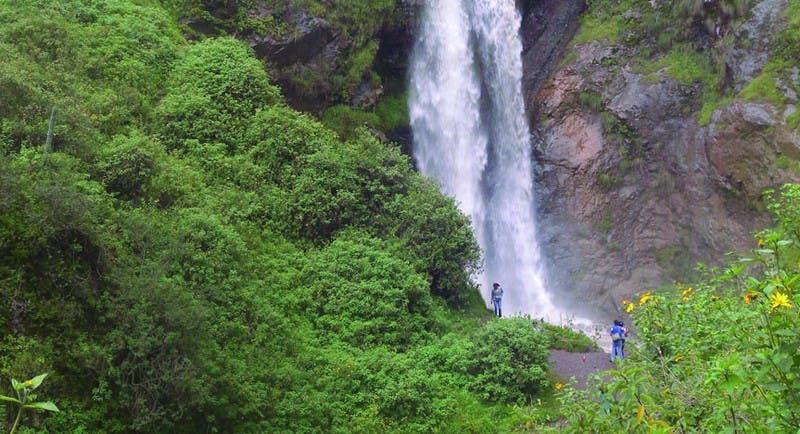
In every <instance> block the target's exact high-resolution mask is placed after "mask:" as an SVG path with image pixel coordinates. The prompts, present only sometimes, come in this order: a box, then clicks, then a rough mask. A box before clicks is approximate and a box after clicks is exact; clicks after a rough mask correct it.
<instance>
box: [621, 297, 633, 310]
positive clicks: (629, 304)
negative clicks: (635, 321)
mask: <svg viewBox="0 0 800 434" xmlns="http://www.w3.org/2000/svg"><path fill="white" fill-rule="evenodd" d="M622 305H623V306H624V307H625V312H627V313H631V312H633V302H632V301H629V300H622Z"/></svg>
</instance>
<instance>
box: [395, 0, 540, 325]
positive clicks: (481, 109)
mask: <svg viewBox="0 0 800 434" xmlns="http://www.w3.org/2000/svg"><path fill="white" fill-rule="evenodd" d="M520 22H521V17H520V14H519V12H518V11H517V9H516V7H515V2H514V0H463V1H462V0H429V1H426V2H424V6H423V13H422V19H421V22H420V26H419V28H418V33H417V40H416V44H415V46H414V52H413V55H412V59H411V68H410V96H409V114H410V118H411V128H412V131H413V135H414V158H415V160H416V163H417V166H418V167H419V169H420V170H421V171H422V172H423V173H425V174H427V175H429V176H432V177H433V178H435V179H437V180H438V182H439V184H440V186H441V189H442V191H443V192H444V193H445V194H448V195H450V196H453V197H455V199H456V201H457V202H458V204H459V207H460V209H461V210H462V211H463V212H464V213H466V214H467V215H469V216H470V218H471V219H472V224H473V227H474V230H475V235H476V237H477V239H478V242H479V243H480V246H481V249H482V250H483V255H484V271H483V273H482V275H480V276H477V279H478V283H480V284H481V287H482V288H481V292H482V293H483V294H482V295H483V296H484V297H487V296H488V288H490V287H491V283H492V282H499V283H500V284H501V285H502V286H503V287H504V288H505V291H506V292H505V296H504V302H503V304H504V311H505V312H507V313H529V314H532V315H534V316H544V315H546V314H548V313H550V312H551V311H552V310H553V304H552V302H551V299H550V295H549V294H548V292H547V290H546V288H545V284H544V280H545V279H544V275H545V274H544V270H543V268H542V261H541V253H540V250H539V246H538V242H537V239H536V220H535V215H536V214H535V210H534V197H533V168H532V164H531V147H530V131H529V128H528V124H527V121H526V116H525V105H524V101H523V98H522V60H521V52H522V42H521V41H520V37H519V28H520Z"/></svg>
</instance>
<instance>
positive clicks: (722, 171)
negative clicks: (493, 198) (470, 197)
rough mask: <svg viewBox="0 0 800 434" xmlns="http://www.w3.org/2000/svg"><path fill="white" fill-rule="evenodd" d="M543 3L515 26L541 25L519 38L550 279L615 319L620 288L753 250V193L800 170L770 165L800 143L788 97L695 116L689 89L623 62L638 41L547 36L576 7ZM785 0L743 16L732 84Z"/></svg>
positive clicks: (758, 61)
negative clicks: (790, 121)
mask: <svg viewBox="0 0 800 434" xmlns="http://www.w3.org/2000/svg"><path fill="white" fill-rule="evenodd" d="M543 3H544V2H543ZM546 3H547V5H538V8H537V4H536V3H535V2H533V6H532V7H531V11H530V12H529V13H528V15H526V19H525V23H526V26H528V27H526V28H525V29H524V30H523V35H525V36H526V38H528V37H531V38H535V37H537V35H539V36H538V39H537V40H536V41H533V40H526V41H525V45H526V47H528V48H526V50H525V54H524V55H525V56H526V57H525V59H526V62H525V67H526V68H528V70H526V72H525V76H526V77H525V83H526V84H525V89H526V91H527V95H526V101H527V102H528V104H529V106H528V111H529V113H531V125H532V129H533V131H534V139H535V140H534V145H535V147H536V155H537V160H538V163H539V164H538V173H537V182H538V185H537V191H538V200H539V208H538V210H539V214H540V220H541V221H540V223H539V227H540V228H542V233H541V242H542V244H543V250H544V253H545V256H546V257H547V259H548V262H549V263H548V268H549V270H550V279H549V281H548V283H549V285H550V289H551V290H553V291H554V292H557V293H559V294H560V295H561V296H560V298H561V299H562V300H564V301H565V302H567V303H568V304H574V305H576V306H582V307H586V306H590V308H589V309H588V310H590V311H593V312H595V313H597V312H603V313H604V315H606V316H612V315H616V314H618V313H619V312H618V310H619V309H620V307H621V306H620V300H621V299H622V298H625V297H628V298H630V297H631V296H632V295H633V294H634V293H636V292H639V291H644V290H648V289H654V288H657V287H659V286H661V285H664V284H670V283H671V282H673V281H679V282H687V281H690V280H691V279H692V277H693V268H694V265H695V264H696V262H698V261H700V262H705V263H709V264H716V263H720V262H722V261H724V260H725V257H724V254H725V253H727V252H731V251H734V252H736V251H738V252H745V251H747V250H748V249H750V248H753V247H754V240H753V235H752V234H753V232H754V231H755V230H757V229H760V228H763V227H766V226H767V225H769V223H770V220H769V217H768V215H766V213H765V212H764V211H763V208H764V207H763V202H761V200H760V194H761V192H762V191H763V190H764V189H766V188H773V187H777V186H780V185H781V184H783V183H784V182H789V181H797V180H798V174H797V173H796V172H793V171H792V170H789V169H787V168H783V169H781V168H779V167H778V166H780V165H778V164H776V161H777V160H778V159H780V158H782V157H781V156H793V155H797V152H798V150H799V149H800V143H799V142H800V138H798V134H797V132H796V131H794V132H791V131H788V130H787V129H786V116H787V113H790V112H792V111H793V110H794V107H795V104H796V100H797V97H796V95H794V94H793V93H792V92H791V90H790V89H789V90H787V91H786V92H787V93H786V97H787V98H788V99H789V100H790V101H791V104H789V107H788V108H786V109H785V110H783V111H782V110H780V109H778V108H777V107H773V106H771V105H770V104H768V103H760V102H759V103H755V102H747V101H741V100H738V99H734V101H733V102H731V103H729V104H726V105H723V106H721V107H719V108H718V109H717V110H716V111H715V112H714V114H713V116H712V118H711V121H710V123H709V125H707V126H700V125H699V124H698V120H697V114H696V113H697V111H698V109H699V107H700V106H701V105H702V103H703V101H700V91H699V89H698V88H697V87H696V86H695V85H682V84H680V83H678V82H676V81H675V80H674V79H672V78H670V77H669V76H667V75H666V74H661V73H659V74H657V79H655V80H654V79H653V76H648V77H645V76H644V75H642V74H640V73H637V72H635V68H632V67H631V66H630V65H629V64H628V60H629V59H631V58H633V57H634V56H635V55H636V54H637V53H636V52H635V50H636V49H637V47H625V46H624V45H621V44H619V45H614V44H607V43H601V42H591V43H587V44H582V45H575V46H570V47H568V48H566V49H563V48H562V46H560V45H559V43H560V42H558V43H552V42H550V40H551V39H553V38H556V39H557V37H556V36H554V35H552V34H550V33H549V31H548V30H543V29H548V28H550V27H551V25H552V26H553V27H554V28H556V29H558V28H562V29H567V30H569V31H571V29H572V28H573V26H574V22H573V24H564V21H563V20H569V19H574V16H575V15H574V10H575V7H574V6H572V7H570V6H567V5H566V3H568V2H567V1H564V2H552V3H551V2H546ZM781 4H783V5H785V2H782V1H781V0H766V1H762V2H758V3H757V5H756V6H755V8H754V11H755V12H754V13H753V14H752V16H751V18H750V19H749V20H748V21H747V22H746V23H744V25H743V26H742V28H744V29H749V33H748V34H747V35H741V37H740V38H739V39H737V41H739V42H738V43H737V45H736V49H735V50H734V51H733V55H732V57H731V59H730V60H729V62H730V63H731V65H729V69H730V70H732V71H734V77H735V79H736V80H737V82H736V83H737V84H736V86H737V87H738V89H741V87H742V86H743V85H745V84H746V83H747V82H748V81H749V80H752V78H753V76H754V75H757V74H758V72H759V71H760V68H761V67H763V65H764V62H765V61H766V57H765V56H764V55H763V51H764V47H766V46H769V41H768V39H769V37H770V35H772V34H774V33H776V31H777V29H776V26H779V25H780V22H779V20H776V19H775V17H776V16H779V15H780V14H779V12H778V13H776V11H775V10H774V8H775V7H780V6H781ZM759 11H761V12H759ZM550 20H552V23H551V22H550ZM770 20H772V21H770ZM756 29H757V33H756ZM748 37H749V38H755V40H756V41H757V43H756V44H753V43H748V41H747V40H745V38H748ZM542 45H544V47H545V48H541V47H542ZM534 47H537V48H534ZM549 47H555V48H554V52H555V54H551V53H553V52H551V51H549V49H548V48H549ZM532 52H533V53H532ZM564 59H569V60H564ZM559 61H562V62H563V63H562V64H558V62H559ZM734 63H735V65H734ZM554 64H555V65H556V67H555V68H552V65H554ZM742 65H745V66H742ZM539 68H541V69H539ZM539 80H540V81H539ZM582 99H583V102H582ZM586 101H590V103H589V104H587V103H586ZM592 101H593V102H592ZM610 130H613V131H610ZM614 132H621V133H619V134H614ZM793 158H794V157H793Z"/></svg>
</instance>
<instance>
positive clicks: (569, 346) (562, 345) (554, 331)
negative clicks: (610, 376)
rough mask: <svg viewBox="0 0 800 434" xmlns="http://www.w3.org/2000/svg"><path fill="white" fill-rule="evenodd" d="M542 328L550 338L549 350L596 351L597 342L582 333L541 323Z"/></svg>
mask: <svg viewBox="0 0 800 434" xmlns="http://www.w3.org/2000/svg"><path fill="white" fill-rule="evenodd" d="M541 325H542V328H543V329H544V330H545V331H546V332H547V334H548V335H549V336H550V340H551V342H550V348H552V349H554V350H565V351H569V352H571V353H583V352H589V351H598V350H599V348H598V346H597V342H595V341H593V340H592V339H591V338H589V337H588V336H586V335H585V334H583V333H580V332H576V331H575V330H573V329H572V328H570V327H563V326H557V325H553V324H548V323H541Z"/></svg>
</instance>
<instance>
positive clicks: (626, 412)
mask: <svg viewBox="0 0 800 434" xmlns="http://www.w3.org/2000/svg"><path fill="white" fill-rule="evenodd" d="M767 200H769V202H770V205H769V209H770V210H771V211H772V212H773V213H774V215H775V217H776V220H777V222H778V226H777V228H775V229H769V230H763V231H761V232H759V233H758V234H757V237H758V242H757V243H756V244H757V245H758V247H757V248H755V249H754V250H753V251H752V252H751V254H750V255H748V256H746V257H741V258H740V259H739V260H737V261H734V262H732V263H730V264H729V265H728V266H726V267H723V268H719V269H718V268H708V267H701V268H700V269H699V270H700V271H701V272H703V273H704V275H705V277H703V279H702V280H701V282H699V283H697V284H696V285H691V286H686V285H683V284H676V286H675V288H674V291H673V292H672V293H671V294H670V293H663V292H658V293H656V292H651V291H648V292H644V293H642V294H640V296H639V298H638V300H634V301H627V300H623V302H622V308H623V309H625V310H626V311H627V312H628V313H630V315H631V316H632V319H633V328H634V331H635V336H636V337H635V339H636V341H637V345H636V346H630V348H631V351H629V352H628V357H627V358H626V359H625V361H624V363H622V364H620V365H619V366H618V368H617V369H616V370H614V371H609V372H607V373H604V374H603V375H605V377H606V379H605V380H603V379H601V378H600V376H598V377H596V378H595V379H594V380H593V382H594V386H593V387H590V388H589V389H588V390H586V391H578V390H575V389H572V388H569V387H567V388H563V389H561V390H560V391H559V392H557V394H556V398H557V400H558V402H559V404H560V407H559V410H558V411H559V412H560V416H555V415H552V414H551V415H549V416H548V418H547V419H545V420H543V421H541V422H538V425H536V426H535V428H534V430H535V431H537V432H555V431H556V429H555V428H553V425H554V422H558V423H559V424H563V426H568V427H569V431H570V432H587V431H593V432H633V433H636V432H651V433H652V432H664V433H667V432H696V431H697V430H698V429H701V430H702V431H704V432H705V431H713V432H728V431H730V432H756V431H762V430H765V431H768V432H788V431H794V430H795V429H796V427H797V426H798V425H800V405H799V404H798V403H800V401H798V399H797V391H798V384H797V378H798V373H799V371H800V365H798V363H797V362H796V358H797V354H796V352H797V346H798V344H799V343H800V332H799V331H798V329H797V315H798V309H799V308H800V307H799V306H798V303H800V295H798V292H797V285H798V282H800V268H799V266H798V259H799V258H800V244H799V243H800V238H798V236H800V226H799V225H798V222H800V218H799V217H800V186H798V185H786V186H784V188H783V189H782V190H781V191H780V193H778V194H773V193H771V192H770V193H768V196H767Z"/></svg>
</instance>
